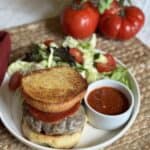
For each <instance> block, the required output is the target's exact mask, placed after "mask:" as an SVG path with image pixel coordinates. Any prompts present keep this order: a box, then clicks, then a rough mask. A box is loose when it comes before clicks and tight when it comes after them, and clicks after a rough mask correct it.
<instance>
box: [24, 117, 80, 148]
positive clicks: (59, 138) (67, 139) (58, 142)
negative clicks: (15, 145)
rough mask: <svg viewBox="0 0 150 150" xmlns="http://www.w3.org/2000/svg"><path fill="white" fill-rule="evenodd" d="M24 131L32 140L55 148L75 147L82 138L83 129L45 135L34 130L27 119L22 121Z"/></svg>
mask: <svg viewBox="0 0 150 150" xmlns="http://www.w3.org/2000/svg"><path fill="white" fill-rule="evenodd" d="M22 131H23V134H24V136H25V137H26V138H28V139H29V140H30V141H32V142H34V143H37V144H40V145H46V146H51V147H54V148H72V147H74V146H75V145H76V144H77V143H78V141H79V140H80V136H81V133H82V131H80V132H76V133H74V134H70V135H55V136H51V135H44V134H41V133H37V132H34V131H33V130H32V129H30V127H29V126H28V124H27V123H26V121H25V120H23V122H22Z"/></svg>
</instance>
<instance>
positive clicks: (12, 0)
mask: <svg viewBox="0 0 150 150" xmlns="http://www.w3.org/2000/svg"><path fill="white" fill-rule="evenodd" d="M71 1H72V0H0V29H4V28H9V27H13V26H18V25H22V24H26V23H31V22H34V21H37V20H41V19H44V18H48V17H52V16H56V15H58V14H60V12H61V10H62V8H63V7H64V6H65V5H67V4H68V3H70V2H71ZM132 2H133V4H135V5H137V6H139V7H140V8H141V9H143V11H144V12H145V16H146V22H145V25H144V28H143V29H142V31H141V32H140V33H139V34H138V35H137V37H138V38H139V39H140V40H141V41H142V42H143V43H145V44H146V45H148V46H149V47H150V38H149V35H150V11H149V8H150V0H132Z"/></svg>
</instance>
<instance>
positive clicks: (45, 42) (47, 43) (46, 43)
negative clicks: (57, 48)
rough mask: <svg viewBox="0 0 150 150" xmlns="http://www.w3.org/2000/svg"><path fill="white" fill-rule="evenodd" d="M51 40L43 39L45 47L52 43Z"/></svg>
mask: <svg viewBox="0 0 150 150" xmlns="http://www.w3.org/2000/svg"><path fill="white" fill-rule="evenodd" d="M52 42H53V40H51V39H47V40H45V41H44V42H43V43H44V44H45V45H46V46H47V47H49V45H50V43H52Z"/></svg>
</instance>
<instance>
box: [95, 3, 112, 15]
mask: <svg viewBox="0 0 150 150" xmlns="http://www.w3.org/2000/svg"><path fill="white" fill-rule="evenodd" d="M112 2H113V0H99V3H98V10H99V12H100V14H103V13H104V11H105V10H106V9H109V8H110V6H111V3H112Z"/></svg>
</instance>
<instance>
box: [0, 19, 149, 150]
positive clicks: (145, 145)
mask: <svg viewBox="0 0 150 150" xmlns="http://www.w3.org/2000/svg"><path fill="white" fill-rule="evenodd" d="M8 31H9V32H10V33H11V38H12V49H13V51H12V54H11V60H13V59H15V58H16V57H18V56H19V55H20V54H22V53H24V51H25V50H27V49H28V46H29V45H30V44H31V43H32V42H40V41H43V40H45V39H47V38H52V39H54V40H60V39H62V38H63V36H64V35H63V34H62V32H61V31H60V26H59V20H58V18H52V19H49V20H43V21H40V22H36V23H33V24H29V25H24V26H20V27H17V28H12V29H8ZM97 47H98V48H101V49H102V50H104V51H106V52H110V53H112V54H113V55H114V56H116V57H117V58H118V59H120V60H121V61H123V63H125V64H126V65H127V67H128V68H129V69H130V70H131V71H132V73H134V74H135V77H136V79H137V81H138V83H139V86H140V90H141V108H140V113H139V115H138V117H137V119H136V121H135V123H134V124H133V126H132V127H131V128H130V130H128V132H127V133H126V134H125V135H124V136H123V137H122V138H121V139H120V140H118V141H117V142H115V143H113V144H112V145H111V146H109V147H107V148H106V150H116V149H117V150H135V149H136V150H149V149H150V101H149V97H150V92H149V91H150V71H149V70H150V53H149V50H150V49H149V48H148V47H146V46H145V45H143V44H142V43H141V42H140V41H139V40H137V39H131V40H129V41H126V42H119V41H112V40H107V39H104V38H101V37H98V42H97ZM0 133H1V136H0V149H1V150H6V149H8V150H28V149H30V148H28V147H26V146H25V145H23V144H21V143H20V142H19V141H18V140H17V139H15V138H14V137H13V136H12V135H11V134H10V133H9V132H8V131H7V130H6V129H5V127H4V126H3V125H2V124H0Z"/></svg>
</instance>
